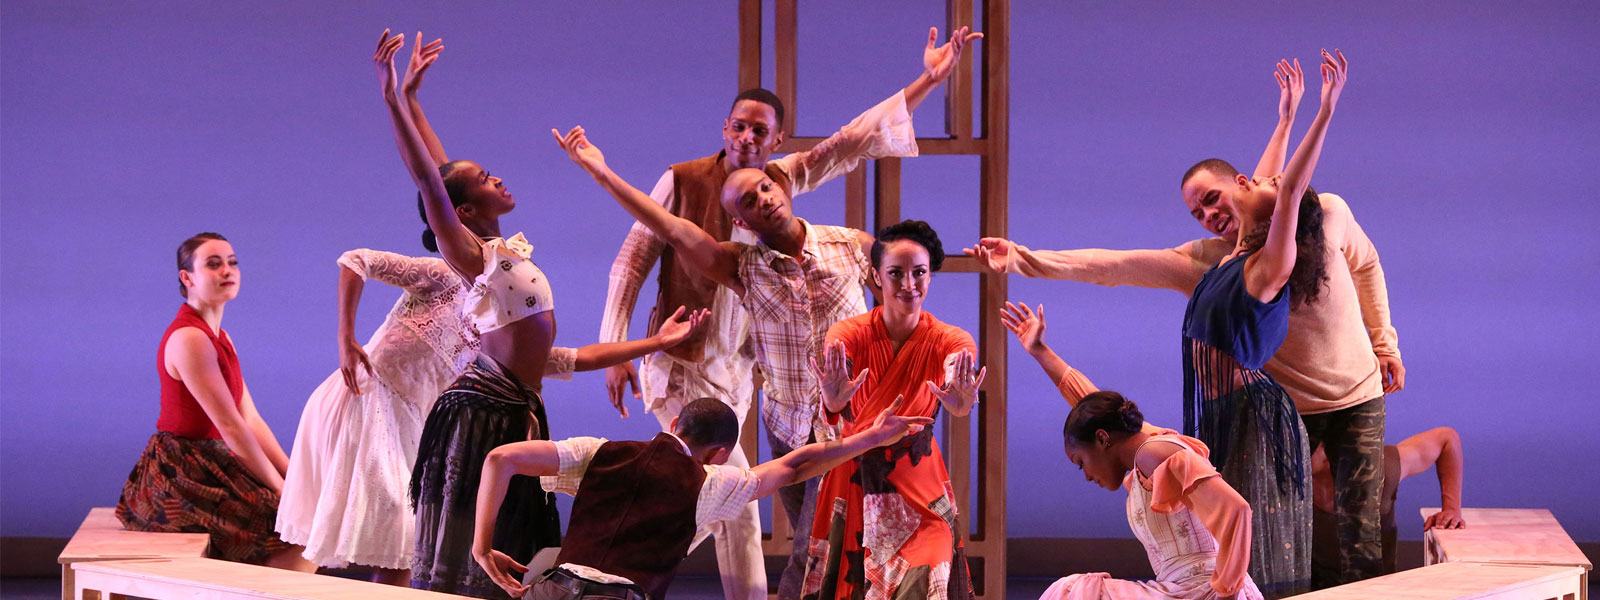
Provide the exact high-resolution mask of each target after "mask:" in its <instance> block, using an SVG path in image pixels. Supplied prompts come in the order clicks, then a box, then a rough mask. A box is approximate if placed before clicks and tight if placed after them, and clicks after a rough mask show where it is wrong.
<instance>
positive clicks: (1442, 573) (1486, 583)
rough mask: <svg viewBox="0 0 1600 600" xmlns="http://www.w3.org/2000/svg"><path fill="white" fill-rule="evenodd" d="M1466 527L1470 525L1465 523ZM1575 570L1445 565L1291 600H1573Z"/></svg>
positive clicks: (1494, 565) (1577, 589) (1474, 564)
mask: <svg viewBox="0 0 1600 600" xmlns="http://www.w3.org/2000/svg"><path fill="white" fill-rule="evenodd" d="M1467 526H1468V527H1471V526H1472V521H1471V520H1470V519H1469V520H1468V521H1467ZM1582 570H1583V569H1580V568H1578V567H1555V566H1543V565H1506V564H1487V563H1469V562H1449V563H1441V564H1437V565H1431V566H1426V567H1422V568H1418V569H1410V570H1407V571H1401V572H1399V573H1394V574H1392V575H1384V576H1383V577H1375V578H1372V579H1367V580H1364V581H1358V582H1355V583H1347V584H1345V585H1341V586H1339V587H1334V588H1328V589H1325V590H1319V591H1315V592H1311V593H1309V594H1304V595H1300V596H1295V599H1296V600H1302V599H1303V600H1373V599H1375V598H1382V599H1384V600H1394V599H1402V598H1403V599H1409V600H1490V599H1492V600H1576V599H1577V598H1579V594H1581V591H1580V590H1579V588H1578V587H1577V585H1578V584H1577V581H1578V580H1577V575H1578V573H1579V572H1581V571H1582Z"/></svg>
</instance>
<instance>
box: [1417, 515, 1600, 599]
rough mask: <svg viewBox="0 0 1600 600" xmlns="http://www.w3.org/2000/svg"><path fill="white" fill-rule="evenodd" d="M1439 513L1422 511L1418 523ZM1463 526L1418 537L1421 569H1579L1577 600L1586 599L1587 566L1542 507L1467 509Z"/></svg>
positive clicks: (1575, 545)
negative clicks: (1455, 565)
mask: <svg viewBox="0 0 1600 600" xmlns="http://www.w3.org/2000/svg"><path fill="white" fill-rule="evenodd" d="M1436 512H1439V509H1438V508H1424V509H1422V518H1423V519H1424V520H1426V519H1427V518H1428V516H1430V515H1432V514H1433V513H1436ZM1461 516H1462V518H1464V519H1466V521H1467V526H1466V527H1464V528H1461V529H1431V530H1428V531H1426V532H1424V533H1423V535H1422V548H1423V557H1422V561H1423V564H1428V565H1432V564H1437V563H1450V562H1477V563H1493V564H1516V565H1550V566H1564V567H1579V568H1581V569H1582V570H1581V571H1580V572H1579V575H1578V584H1577V585H1578V588H1579V590H1580V593H1579V595H1578V598H1580V599H1587V598H1588V595H1589V594H1588V590H1589V571H1590V570H1591V569H1593V568H1594V565H1593V564H1591V563H1590V562H1589V559H1588V557H1586V556H1584V555H1583V551H1581V550H1579V549H1578V545H1577V544H1575V543H1573V541H1572V538H1571V537H1569V536H1567V530H1566V529H1564V528H1562V527H1561V523H1559V522H1557V521H1556V518H1555V515H1553V514H1551V513H1550V511H1549V510H1546V509H1543V508H1465V509H1462V510H1461Z"/></svg>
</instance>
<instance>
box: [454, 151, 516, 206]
mask: <svg viewBox="0 0 1600 600" xmlns="http://www.w3.org/2000/svg"><path fill="white" fill-rule="evenodd" d="M450 176H451V178H460V180H461V181H464V182H465V183H466V185H464V186H462V187H463V188H465V190H466V194H467V201H466V202H465V203H463V204H462V205H461V206H460V207H458V208H457V210H461V209H466V208H468V207H470V209H468V214H467V215H466V216H472V215H473V214H474V213H476V216H481V217H488V218H493V217H499V216H500V215H503V214H506V213H508V212H511V209H514V208H516V207H517V201H516V200H514V199H512V198H511V192H510V190H507V189H506V186H505V182H504V181H502V180H501V179H500V178H499V177H495V176H494V175H491V174H490V173H489V171H488V170H486V169H484V168H483V167H481V166H479V165H478V163H474V162H470V161H468V162H467V164H465V165H463V166H461V167H460V168H458V169H456V171H455V172H454V173H451V174H450Z"/></svg>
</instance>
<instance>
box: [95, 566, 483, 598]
mask: <svg viewBox="0 0 1600 600" xmlns="http://www.w3.org/2000/svg"><path fill="white" fill-rule="evenodd" d="M119 596H136V597H140V598H161V599H168V598H182V599H184V600H261V599H269V600H347V599H350V598H364V599H372V600H445V599H451V600H460V599H461V596H455V595H451V594H441V593H438V592H429V591H425V590H414V589H411V588H408V587H399V586H392V585H382V584H378V583H371V582H367V581H356V580H353V579H342V578H339V577H329V576H327V575H314V574H311V573H300V572H297V571H289V570H285V569H274V568H271V567H261V566H256V565H247V564H244V563H236V562H227V561H222V560H214V559H209V558H159V559H145V560H110V561H101V562H93V563H82V564H80V565H78V577H77V581H76V587H75V589H74V595H73V597H74V598H76V599H77V600H89V599H94V598H101V599H106V600H110V599H112V598H117V597H119ZM508 598H509V597H508Z"/></svg>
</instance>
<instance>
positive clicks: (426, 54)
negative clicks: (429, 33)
mask: <svg viewBox="0 0 1600 600" xmlns="http://www.w3.org/2000/svg"><path fill="white" fill-rule="evenodd" d="M400 37H402V38H404V37H405V36H400ZM443 51H444V40H443V39H435V40H433V41H431V42H428V45H426V46H424V45H422V32H421V31H418V32H417V41H416V43H414V44H412V45H411V62H409V63H406V77H405V79H403V80H401V82H400V91H401V92H404V93H405V95H407V96H416V95H417V88H420V87H422V75H423V74H424V73H427V72H428V67H431V66H433V62H434V61H436V60H439V53H440V52H443Z"/></svg>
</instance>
